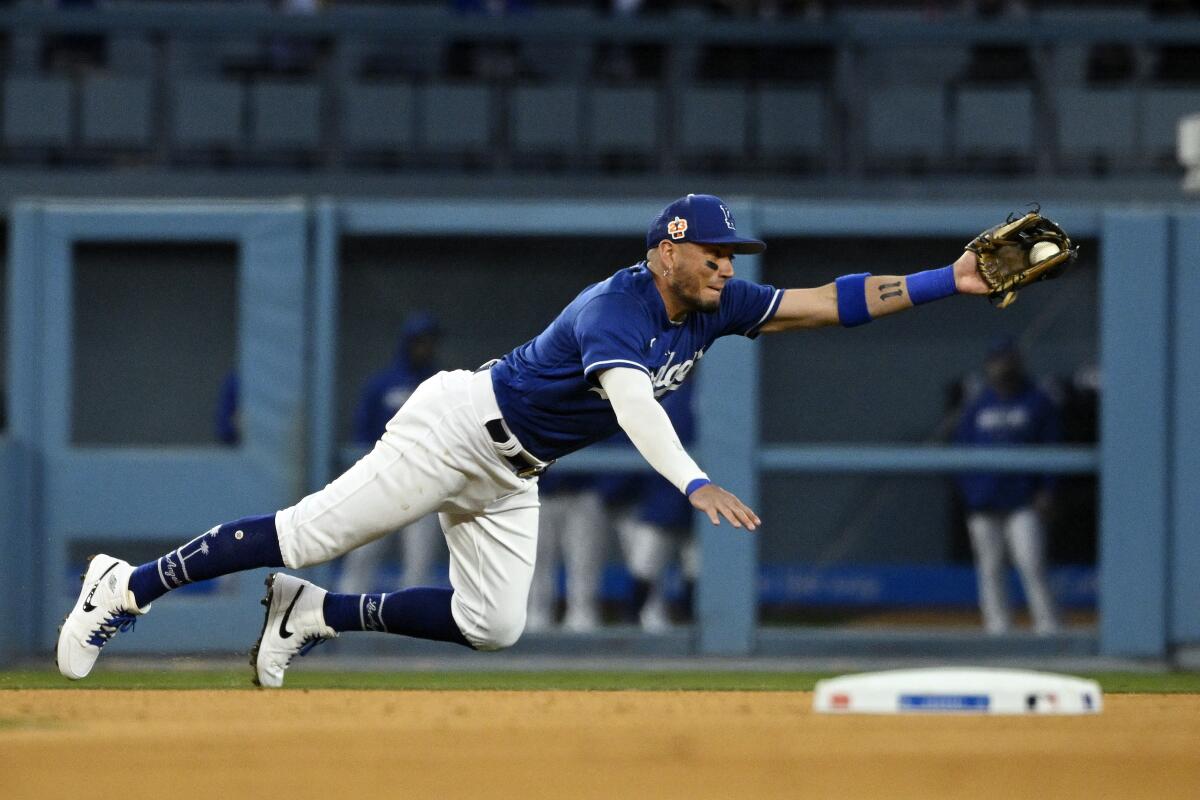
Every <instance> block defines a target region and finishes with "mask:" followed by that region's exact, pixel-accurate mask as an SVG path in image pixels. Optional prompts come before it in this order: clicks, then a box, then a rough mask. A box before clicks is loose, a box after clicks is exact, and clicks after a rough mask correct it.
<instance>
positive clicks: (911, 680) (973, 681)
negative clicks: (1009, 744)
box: [813, 667, 1103, 714]
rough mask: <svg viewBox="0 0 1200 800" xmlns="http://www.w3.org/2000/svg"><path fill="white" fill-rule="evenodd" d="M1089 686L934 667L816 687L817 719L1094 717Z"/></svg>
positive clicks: (1096, 696) (1095, 704)
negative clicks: (874, 716)
mask: <svg viewBox="0 0 1200 800" xmlns="http://www.w3.org/2000/svg"><path fill="white" fill-rule="evenodd" d="M1102 704H1103V701H1102V694H1101V691H1100V685H1099V684H1098V683H1096V682H1095V681H1090V680H1085V679H1083V678H1074V677H1071V676H1069V675H1056V674H1053V673H1049V672H1034V671H1032V670H1020V669H987V668H983V667H937V668H933V669H900V670H888V671H885V672H867V673H863V674H860V675H843V676H841V677H838V678H831V679H829V680H823V681H818V682H817V688H816V695H815V697H814V698H813V710H814V711H816V712H818V713H823V714H930V713H953V714H1095V713H1098V712H1099V711H1100V710H1101V707H1102Z"/></svg>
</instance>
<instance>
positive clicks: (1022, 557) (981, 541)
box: [954, 338, 1062, 635]
mask: <svg viewBox="0 0 1200 800" xmlns="http://www.w3.org/2000/svg"><path fill="white" fill-rule="evenodd" d="M984 375H985V385H984V387H983V389H982V390H981V391H980V392H979V393H978V394H977V395H976V396H975V397H974V398H971V399H968V400H967V404H966V407H965V408H964V409H963V413H962V417H961V418H960V420H959V424H958V429H957V431H956V433H955V436H954V441H955V442H957V443H959V444H964V445H975V446H980V447H987V446H990V445H1024V444H1051V443H1056V442H1059V441H1060V440H1061V438H1062V435H1061V429H1060V421H1059V412H1058V408H1057V407H1056V406H1055V405H1054V402H1053V401H1052V400H1051V399H1050V397H1049V396H1047V395H1046V393H1045V392H1043V391H1041V390H1040V389H1039V388H1038V387H1037V386H1035V385H1034V384H1033V383H1032V382H1031V381H1030V380H1029V378H1028V377H1027V376H1026V374H1025V371H1024V367H1023V365H1022V363H1021V355H1020V352H1019V350H1018V348H1017V344H1016V342H1015V341H1014V340H1013V339H1012V338H1003V339H1000V340H998V341H996V342H995V343H993V345H992V347H991V349H990V350H989V351H988V353H987V357H986V360H985V362H984ZM958 486H959V489H960V491H961V492H962V499H963V504H964V506H965V508H966V513H967V530H968V532H969V534H970V537H971V549H972V551H973V553H974V556H975V566H976V570H977V575H978V582H979V604H980V609H981V611H982V612H983V624H984V629H985V630H986V631H987V632H988V633H989V634H1003V633H1006V632H1007V631H1008V630H1009V629H1010V628H1011V625H1012V620H1011V613H1010V610H1009V603H1008V592H1007V588H1006V581H1005V579H1006V576H1007V569H1006V568H1005V551H1006V550H1007V552H1008V555H1009V556H1010V557H1011V558H1012V561H1013V563H1014V565H1015V566H1016V568H1017V571H1018V572H1019V573H1020V576H1021V583H1022V585H1023V586H1024V589H1025V596H1026V598H1028V601H1029V611H1030V615H1031V616H1032V618H1033V627H1034V631H1035V632H1036V633H1038V634H1040V635H1047V634H1052V633H1055V632H1056V631H1057V630H1058V620H1057V616H1056V612H1055V608H1054V597H1053V595H1052V594H1051V592H1050V586H1049V584H1048V582H1047V580H1046V542H1045V521H1046V517H1047V516H1048V515H1049V512H1050V507H1051V503H1052V500H1053V495H1052V492H1053V489H1054V482H1053V479H1052V478H1050V477H1049V476H1045V475H1031V474H1021V473H1006V472H1000V473H990V472H969V473H964V474H962V475H960V476H959V477H958Z"/></svg>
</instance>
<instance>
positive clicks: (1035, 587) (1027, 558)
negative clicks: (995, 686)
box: [967, 508, 1058, 634]
mask: <svg viewBox="0 0 1200 800" xmlns="http://www.w3.org/2000/svg"><path fill="white" fill-rule="evenodd" d="M967 530H968V531H969V532H970V534H971V548H972V549H973V550H974V551H975V569H976V575H977V579H978V582H979V606H980V610H981V611H982V612H983V626H984V629H985V630H986V631H987V632H988V633H1004V632H1005V631H1007V630H1008V629H1009V628H1010V627H1011V619H1010V614H1009V607H1008V591H1007V589H1006V587H1005V572H1006V570H1005V559H1004V551H1005V543H1006V542H1007V545H1008V551H1009V553H1010V554H1011V556H1012V560H1013V563H1014V564H1015V565H1016V568H1017V572H1018V573H1019V574H1020V575H1021V585H1022V586H1023V587H1024V588H1025V596H1026V598H1028V600H1029V613H1030V616H1032V617H1033V627H1034V630H1035V631H1036V632H1037V633H1040V634H1047V633H1053V632H1054V631H1056V630H1058V620H1057V618H1056V615H1055V610H1054V598H1053V595H1051V593H1050V586H1049V583H1048V581H1047V580H1046V555H1045V534H1044V533H1043V529H1042V520H1041V517H1039V516H1038V514H1037V512H1036V511H1034V510H1033V509H1032V508H1019V509H1017V510H1015V511H1012V512H1004V511H999V512H996V511H973V512H971V513H970V514H969V515H968V516H967Z"/></svg>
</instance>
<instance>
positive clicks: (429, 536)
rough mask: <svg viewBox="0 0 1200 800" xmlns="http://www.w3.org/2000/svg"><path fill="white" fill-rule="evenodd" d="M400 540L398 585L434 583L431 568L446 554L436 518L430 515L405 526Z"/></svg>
mask: <svg viewBox="0 0 1200 800" xmlns="http://www.w3.org/2000/svg"><path fill="white" fill-rule="evenodd" d="M400 542H401V545H402V550H403V556H402V559H403V563H402V567H403V571H402V573H401V575H400V587H401V588H403V589H409V588H412V587H413V586H428V585H429V584H431V583H434V582H435V579H436V576H435V574H434V568H435V567H436V566H437V564H438V561H439V560H440V557H441V556H444V555H445V553H446V540H445V539H444V538H443V536H442V528H441V526H440V525H438V520H437V517H436V516H435V515H433V514H430V515H428V516H425V517H421V518H420V519H419V520H417V521H416V522H414V523H413V524H412V525H409V526H408V527H407V528H405V529H404V530H403V531H401V532H400Z"/></svg>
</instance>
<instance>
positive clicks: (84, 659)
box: [54, 554, 150, 681]
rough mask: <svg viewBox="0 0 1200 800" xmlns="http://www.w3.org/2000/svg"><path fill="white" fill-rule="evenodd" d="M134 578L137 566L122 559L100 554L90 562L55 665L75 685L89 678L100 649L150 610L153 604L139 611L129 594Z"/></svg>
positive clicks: (61, 635) (60, 637) (61, 630)
mask: <svg viewBox="0 0 1200 800" xmlns="http://www.w3.org/2000/svg"><path fill="white" fill-rule="evenodd" d="M132 574H133V566H132V565H130V563H129V562H128V561H122V560H121V559H119V558H113V557H112V556H106V555H103V554H100V555H94V556H92V557H91V558H90V559H89V560H88V568H87V571H86V572H85V573H84V574H83V587H82V588H81V589H80V590H79V599H78V600H76V601H75V607H74V608H73V609H71V613H70V614H67V616H66V619H64V620H63V624H62V626H61V627H60V628H59V629H58V649H57V650H56V651H55V654H54V662H55V663H56V664H57V665H58V671H59V672H61V673H62V674H63V675H64V676H66V677H68V678H70V679H71V680H73V681H77V680H79V679H80V678H86V677H87V676H88V673H89V672H91V671H92V667H93V666H94V665H95V664H96V659H97V658H99V657H100V648H101V647H104V645H106V644H108V641H109V640H110V639H112V637H114V636H116V635H117V633H119V632H120V631H127V630H129V629H130V628H132V627H133V624H134V620H135V619H136V618H137V617H139V616H140V615H142V614H145V613H146V612H147V611H149V610H150V604H149V603H147V604H146V606H145V607H144V608H138V607H137V603H136V602H135V601H134V599H133V594H132V593H131V592H130V591H129V576H130V575H132Z"/></svg>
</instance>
